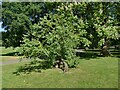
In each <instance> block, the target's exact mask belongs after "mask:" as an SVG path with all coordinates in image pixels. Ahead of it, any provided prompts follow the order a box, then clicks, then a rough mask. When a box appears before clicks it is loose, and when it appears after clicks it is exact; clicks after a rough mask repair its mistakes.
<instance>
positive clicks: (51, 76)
mask: <svg viewBox="0 0 120 90" xmlns="http://www.w3.org/2000/svg"><path fill="white" fill-rule="evenodd" d="M79 62H80V64H79V68H76V69H70V70H69V71H68V72H67V73H63V72H62V71H61V70H59V69H47V70H42V72H41V73H37V72H36V73H35V72H33V73H30V74H23V75H20V76H16V75H14V74H12V73H13V72H14V71H16V69H17V68H18V67H19V66H21V65H23V64H25V63H26V62H24V63H17V64H12V65H4V66H3V67H2V69H3V70H2V71H3V72H2V75H3V77H2V87H3V88H118V58H116V57H99V58H92V59H89V60H86V59H80V60H79Z"/></svg>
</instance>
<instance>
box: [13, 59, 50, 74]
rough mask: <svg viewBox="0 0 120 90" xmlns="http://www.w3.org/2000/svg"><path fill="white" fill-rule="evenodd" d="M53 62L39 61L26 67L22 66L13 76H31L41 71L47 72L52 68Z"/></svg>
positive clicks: (34, 61)
mask: <svg viewBox="0 0 120 90" xmlns="http://www.w3.org/2000/svg"><path fill="white" fill-rule="evenodd" d="M51 65H52V64H51V61H46V60H43V61H38V60H33V61H31V62H30V63H28V64H25V65H24V66H20V67H19V68H18V69H17V70H16V71H15V72H13V74H15V75H20V74H22V73H23V74H29V73H31V72H41V70H46V69H50V68H51Z"/></svg>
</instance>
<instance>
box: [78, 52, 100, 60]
mask: <svg viewBox="0 0 120 90" xmlns="http://www.w3.org/2000/svg"><path fill="white" fill-rule="evenodd" d="M77 56H78V57H80V58H81V59H85V60H90V59H92V58H97V57H102V55H98V53H93V52H89V53H87V52H80V53H77Z"/></svg>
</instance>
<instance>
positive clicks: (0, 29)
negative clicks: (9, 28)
mask: <svg viewBox="0 0 120 90" xmlns="http://www.w3.org/2000/svg"><path fill="white" fill-rule="evenodd" d="M0 31H4V29H3V28H2V22H0Z"/></svg>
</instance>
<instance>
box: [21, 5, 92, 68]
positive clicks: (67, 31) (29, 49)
mask: <svg viewBox="0 0 120 90" xmlns="http://www.w3.org/2000/svg"><path fill="white" fill-rule="evenodd" d="M73 5H74V3H62V5H61V6H59V7H58V9H57V13H50V14H47V15H46V16H44V18H41V19H40V22H39V23H38V24H34V25H33V27H32V28H33V29H32V31H31V32H32V36H33V38H31V40H30V39H29V38H28V35H25V37H24V44H22V45H21V48H20V50H21V51H20V52H21V54H23V55H24V56H25V57H30V58H31V57H32V58H33V57H34V58H36V57H37V58H39V57H41V56H45V57H46V59H47V60H48V61H50V63H51V66H52V65H53V63H54V62H55V61H56V60H65V61H67V63H68V65H69V67H74V66H75V64H76V59H75V48H77V45H78V44H79V43H80V42H81V43H83V44H84V45H85V46H89V44H90V43H91V42H89V40H87V39H86V38H84V37H83V36H84V35H85V34H86V30H85V27H86V24H85V23H84V22H83V19H82V18H80V19H79V18H78V17H77V16H75V15H74V14H73Z"/></svg>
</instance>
